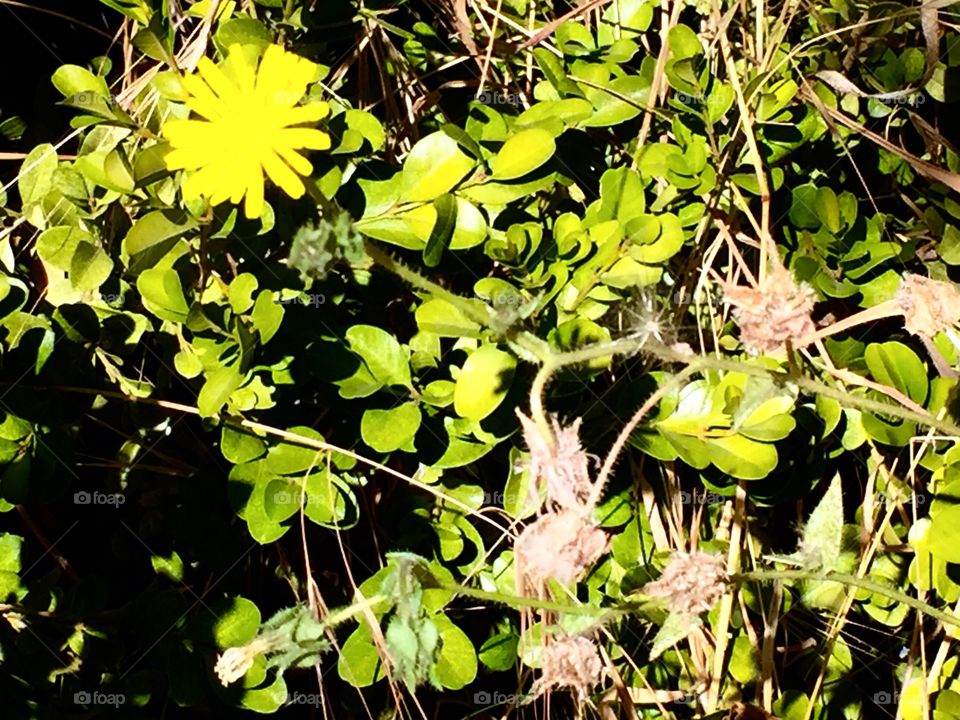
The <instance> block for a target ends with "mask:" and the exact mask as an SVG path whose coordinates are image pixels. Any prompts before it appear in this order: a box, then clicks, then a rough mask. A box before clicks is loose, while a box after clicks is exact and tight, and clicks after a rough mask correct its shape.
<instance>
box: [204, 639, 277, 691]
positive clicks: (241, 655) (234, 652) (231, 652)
mask: <svg viewBox="0 0 960 720" xmlns="http://www.w3.org/2000/svg"><path fill="white" fill-rule="evenodd" d="M267 649H268V643H267V642H265V641H264V640H263V639H261V638H256V639H254V640H253V641H252V642H249V643H247V644H246V645H244V646H243V647H232V648H227V649H226V650H224V651H223V653H221V654H220V656H219V657H218V658H217V664H216V666H215V667H214V668H213V670H214V672H216V673H217V678H219V680H220V684H221V685H223V686H224V687H226V686H227V685H230V684H231V683H235V682H236V681H237V680H239V679H240V678H242V677H243V676H244V675H246V674H247V670H249V669H250V668H251V667H253V663H254V661H255V660H256V659H257V656H258V655H260V654H261V653H262V652H264V651H265V650H267Z"/></svg>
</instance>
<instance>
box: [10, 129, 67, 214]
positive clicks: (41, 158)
mask: <svg viewBox="0 0 960 720" xmlns="http://www.w3.org/2000/svg"><path fill="white" fill-rule="evenodd" d="M57 164H58V162H57V151H56V149H54V147H53V145H50V144H49V143H44V144H42V145H37V146H36V147H35V148H34V149H33V150H31V151H30V152H29V153H28V154H27V157H26V158H24V160H23V165H21V166H20V172H19V174H18V175H17V192H18V193H19V194H20V202H21V204H22V206H23V209H24V214H25V215H26V216H27V219H28V220H29V221H30V224H31V225H33V226H34V227H38V228H42V227H43V226H44V223H45V214H44V212H43V211H42V210H41V209H40V208H39V207H36V206H37V205H38V204H39V203H40V201H41V200H43V198H44V196H45V195H46V194H47V193H48V192H50V190H51V189H53V176H54V173H55V172H56V170H57Z"/></svg>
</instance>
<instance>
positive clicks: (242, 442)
mask: <svg viewBox="0 0 960 720" xmlns="http://www.w3.org/2000/svg"><path fill="white" fill-rule="evenodd" d="M220 452H222V453H223V457H224V458H226V459H227V460H229V461H230V462H232V463H234V464H235V465H239V464H241V463H245V462H250V461H251V460H256V459H257V458H259V457H263V455H264V454H265V453H266V452H267V444H266V443H265V442H264V441H263V440H262V439H261V438H259V437H257V436H256V435H254V434H253V432H252V431H250V430H242V429H240V428H235V427H233V426H232V425H226V424H225V425H223V427H222V428H221V430H220Z"/></svg>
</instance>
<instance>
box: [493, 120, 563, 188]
mask: <svg viewBox="0 0 960 720" xmlns="http://www.w3.org/2000/svg"><path fill="white" fill-rule="evenodd" d="M556 151H557V145H556V142H555V141H554V139H553V135H552V134H551V133H549V132H547V131H546V130H544V129H542V128H529V129H527V130H521V131H520V132H518V133H517V134H516V135H513V136H512V137H511V138H510V139H509V140H507V141H506V142H505V143H504V144H503V147H501V148H500V150H499V152H497V154H496V156H495V157H494V158H493V160H492V161H491V162H490V168H491V171H492V173H491V175H492V177H493V178H494V179H495V180H515V179H517V178H519V177H522V176H524V175H527V174H528V173H531V172H533V171H534V170H536V169H537V168H538V167H540V166H541V165H543V164H544V163H546V162H547V161H548V160H549V159H550V158H551V157H553V154H554V153H555V152H556Z"/></svg>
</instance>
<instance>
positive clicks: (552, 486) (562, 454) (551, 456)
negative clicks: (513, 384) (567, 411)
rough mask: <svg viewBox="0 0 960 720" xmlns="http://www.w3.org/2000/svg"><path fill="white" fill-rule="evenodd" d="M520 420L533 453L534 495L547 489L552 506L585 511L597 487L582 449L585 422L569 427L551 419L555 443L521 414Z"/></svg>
mask: <svg viewBox="0 0 960 720" xmlns="http://www.w3.org/2000/svg"><path fill="white" fill-rule="evenodd" d="M517 416H518V417H519V418H520V426H521V427H522V428H523V437H524V440H526V443H527V447H528V448H529V449H530V459H529V461H528V469H529V472H530V480H531V482H530V489H531V492H532V493H534V494H535V493H536V492H537V490H538V488H539V487H540V486H541V485H544V486H546V490H547V502H548V504H553V505H556V506H558V507H560V508H563V509H567V510H573V509H578V510H583V509H585V508H586V505H587V502H588V500H589V498H590V494H591V491H592V489H593V483H592V482H591V480H590V456H589V455H588V454H587V452H586V451H585V450H584V449H583V447H581V445H580V422H581V418H577V419H576V420H575V421H574V422H573V423H572V424H571V425H567V426H566V427H564V426H563V425H561V424H560V423H559V422H558V421H557V419H556V418H555V417H554V418H551V424H552V425H553V438H552V440H551V438H547V437H544V435H543V432H542V431H541V429H540V427H539V426H538V425H537V424H536V423H535V422H534V421H533V420H531V419H530V418H528V417H527V416H526V415H524V414H523V413H522V412H520V411H519V410H518V411H517Z"/></svg>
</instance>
